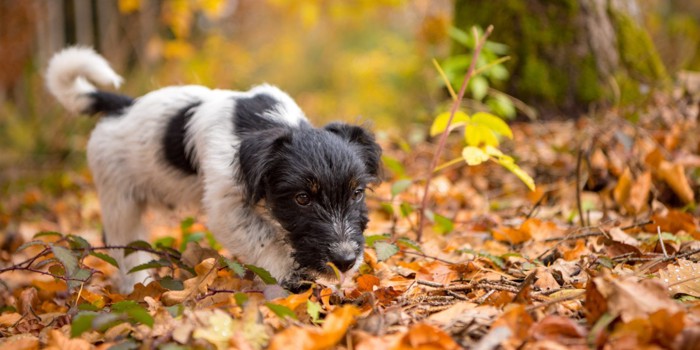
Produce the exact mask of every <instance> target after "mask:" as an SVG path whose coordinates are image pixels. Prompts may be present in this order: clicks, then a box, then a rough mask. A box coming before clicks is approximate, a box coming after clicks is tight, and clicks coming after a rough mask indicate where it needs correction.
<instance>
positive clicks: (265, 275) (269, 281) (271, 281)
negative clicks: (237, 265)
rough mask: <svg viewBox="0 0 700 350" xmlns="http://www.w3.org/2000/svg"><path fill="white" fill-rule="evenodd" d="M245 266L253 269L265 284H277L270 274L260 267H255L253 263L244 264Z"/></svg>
mask: <svg viewBox="0 0 700 350" xmlns="http://www.w3.org/2000/svg"><path fill="white" fill-rule="evenodd" d="M245 268H246V269H248V270H250V271H253V273H254V274H256V275H258V277H260V279H261V280H262V281H263V282H264V283H265V284H277V280H276V279H275V278H274V277H272V275H271V274H270V273H269V272H268V271H267V270H265V269H263V268H262V267H257V266H255V265H245Z"/></svg>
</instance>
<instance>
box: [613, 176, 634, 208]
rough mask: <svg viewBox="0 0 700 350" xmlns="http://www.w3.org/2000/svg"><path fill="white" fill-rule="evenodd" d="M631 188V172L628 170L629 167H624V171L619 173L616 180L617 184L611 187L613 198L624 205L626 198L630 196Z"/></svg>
mask: <svg viewBox="0 0 700 350" xmlns="http://www.w3.org/2000/svg"><path fill="white" fill-rule="evenodd" d="M631 188H632V172H630V168H629V167H628V168H625V171H624V172H622V175H620V178H619V179H618V180H617V184H616V185H615V189H613V198H614V199H615V202H616V203H617V204H618V205H620V206H624V205H625V203H627V200H628V199H629V196H630V189H631Z"/></svg>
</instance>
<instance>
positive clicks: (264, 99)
mask: <svg viewBox="0 0 700 350" xmlns="http://www.w3.org/2000/svg"><path fill="white" fill-rule="evenodd" d="M277 104H279V102H278V101H277V100H275V99H274V98H273V97H272V96H270V95H267V94H257V95H255V96H253V97H249V98H238V99H236V108H235V113H234V116H233V124H234V130H235V132H236V134H237V135H239V136H241V135H244V134H248V133H251V132H255V131H260V130H265V129H271V128H273V127H275V126H278V125H279V124H277V123H275V122H273V121H271V120H269V119H267V118H265V116H264V114H265V112H266V111H268V110H271V109H274V108H275V106H277Z"/></svg>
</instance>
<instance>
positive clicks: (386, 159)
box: [382, 155, 406, 177]
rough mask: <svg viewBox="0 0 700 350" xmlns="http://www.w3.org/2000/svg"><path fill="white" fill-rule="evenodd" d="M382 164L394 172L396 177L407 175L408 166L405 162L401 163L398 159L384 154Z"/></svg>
mask: <svg viewBox="0 0 700 350" xmlns="http://www.w3.org/2000/svg"><path fill="white" fill-rule="evenodd" d="M382 164H384V167H386V168H387V169H389V170H390V171H391V172H392V173H394V175H396V177H406V168H404V166H403V164H401V162H399V160H398V159H396V158H392V157H390V156H386V155H383V156H382Z"/></svg>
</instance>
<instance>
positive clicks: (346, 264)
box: [332, 253, 357, 272]
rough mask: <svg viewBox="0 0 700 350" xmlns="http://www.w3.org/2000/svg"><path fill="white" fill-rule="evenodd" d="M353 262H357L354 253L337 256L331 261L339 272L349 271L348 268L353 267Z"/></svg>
mask: <svg viewBox="0 0 700 350" xmlns="http://www.w3.org/2000/svg"><path fill="white" fill-rule="evenodd" d="M355 260H357V255H355V253H344V254H337V255H335V256H334V257H333V259H332V261H333V264H334V265H335V267H337V268H338V270H340V271H341V272H345V271H347V270H350V268H351V267H352V266H353V265H355Z"/></svg>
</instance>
